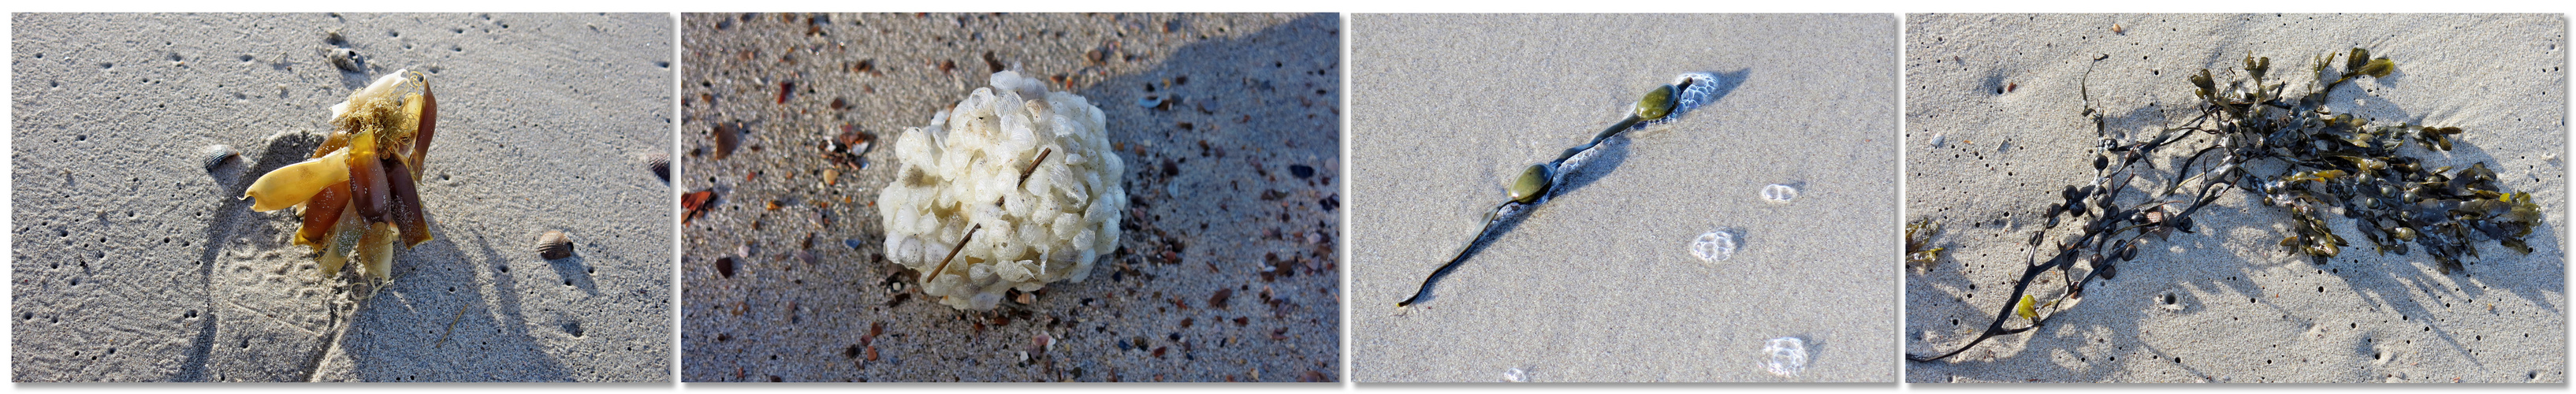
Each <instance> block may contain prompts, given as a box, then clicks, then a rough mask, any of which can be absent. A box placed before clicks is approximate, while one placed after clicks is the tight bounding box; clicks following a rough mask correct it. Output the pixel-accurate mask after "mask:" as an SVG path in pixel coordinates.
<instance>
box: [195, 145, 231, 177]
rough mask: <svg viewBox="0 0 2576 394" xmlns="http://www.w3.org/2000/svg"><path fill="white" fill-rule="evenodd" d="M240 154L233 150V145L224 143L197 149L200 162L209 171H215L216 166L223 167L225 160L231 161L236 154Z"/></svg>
mask: <svg viewBox="0 0 2576 394" xmlns="http://www.w3.org/2000/svg"><path fill="white" fill-rule="evenodd" d="M240 155H241V154H239V153H234V152H233V147H232V146H231V145H224V144H214V145H207V146H206V147H204V148H198V149H197V160H198V163H199V164H202V165H204V166H205V168H206V171H207V172H214V171H215V168H216V167H222V166H223V165H224V162H226V161H231V160H232V159H233V157H234V156H240Z"/></svg>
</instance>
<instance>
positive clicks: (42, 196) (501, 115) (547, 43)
mask: <svg viewBox="0 0 2576 394" xmlns="http://www.w3.org/2000/svg"><path fill="white" fill-rule="evenodd" d="M11 18H12V23H13V31H12V34H13V35H14V37H15V39H14V41H13V42H12V43H11V45H12V46H13V50H14V56H13V57H12V58H11V72H12V75H13V77H14V78H15V81H16V83H15V87H16V90H15V94H14V95H13V96H12V97H11V99H12V100H11V102H10V105H11V108H12V109H13V110H14V111H15V117H14V119H12V120H13V121H14V122H15V123H14V127H13V130H12V132H11V135H10V138H11V141H12V143H13V144H14V147H15V149H13V151H12V152H11V154H12V157H11V164H12V165H11V175H12V176H13V177H14V178H13V179H14V184H13V187H12V190H11V192H12V193H13V194H12V199H11V201H10V203H11V204H12V205H13V207H14V214H13V215H12V216H11V219H12V220H13V221H14V224H15V226H14V227H13V228H11V229H10V231H11V234H12V237H13V240H14V242H13V244H12V245H11V247H12V257H13V264H12V266H11V281H10V292H11V293H10V294H11V296H12V297H13V303H12V304H11V305H10V308H11V314H10V316H11V319H10V321H11V330H12V334H13V335H14V341H13V343H11V344H10V345H11V353H12V357H11V359H12V366H13V370H12V372H13V373H14V376H15V380H16V381H19V382H86V381H111V382H143V381H405V382H411V381H427V382H447V381H507V382H551V381H585V382H602V381H610V382H651V381H668V380H669V379H670V369H669V365H670V364H669V360H670V359H671V357H672V353H671V349H670V343H671V341H670V338H671V336H672V331H671V325H670V318H671V284H670V273H671V270H672V266H671V261H672V260H673V259H672V257H671V242H672V239H673V237H672V233H671V230H670V229H671V226H670V223H672V222H673V217H672V213H671V212H672V211H671V210H670V209H669V206H670V204H671V201H672V190H673V189H672V188H671V186H670V185H669V184H668V183H665V182H664V181H662V180H661V179H659V178H656V177H655V176H654V175H653V174H652V173H651V172H649V171H646V170H645V169H643V167H642V166H641V165H639V161H638V160H637V157H639V156H640V155H644V154H647V153H653V152H669V151H671V149H672V147H673V145H672V138H671V132H670V130H671V129H670V127H671V126H670V125H671V122H672V121H673V116H672V114H671V113H670V112H671V109H670V108H671V106H670V103H671V102H672V100H673V98H672V97H671V93H670V86H671V81H672V79H671V78H672V77H673V71H672V68H671V67H672V66H673V64H672V59H671V48H672V42H671V33H672V30H671V29H672V28H673V23H672V21H671V19H670V18H669V17H667V16H665V15H660V14H608V15H599V14H543V15H512V14H393V15H373V14H346V15H342V14H87V15H83V14H14V15H12V16H11ZM332 32H337V33H338V38H336V39H335V38H332V35H331V34H330V33H332ZM336 49H346V50H350V51H354V53H356V54H358V56H357V57H356V59H357V60H358V61H356V62H352V63H349V64H348V65H349V66H350V67H349V68H345V69H344V68H343V67H340V66H339V65H335V64H334V62H333V60H331V59H330V53H331V52H333V51H334V50H336ZM406 68H407V69H410V70H413V71H420V72H423V73H424V74H426V75H427V79H428V80H429V82H430V83H431V84H432V86H434V88H435V89H436V93H437V94H438V101H439V103H440V106H439V122H438V123H439V126H440V127H439V128H438V131H439V133H438V134H437V138H436V139H435V140H434V142H433V143H432V145H431V149H430V154H429V158H428V161H427V162H426V165H425V166H424V167H423V168H424V172H423V174H422V176H421V182H420V184H419V190H420V195H421V201H422V202H423V203H424V205H425V206H426V209H425V211H426V212H427V213H428V215H429V218H430V221H432V222H433V224H432V226H431V228H432V231H431V233H432V234H434V235H435V236H436V237H437V238H436V240H433V241H429V242H427V243H423V244H420V245H418V246H417V247H414V248H411V249H410V250H403V251H398V252H397V253H396V257H395V258H394V263H393V273H392V277H393V280H392V283H391V284H390V285H388V286H386V287H383V288H381V289H380V290H375V293H374V295H373V297H372V298H367V299H365V300H363V301H359V300H356V297H357V294H353V293H357V292H359V290H354V289H352V287H351V286H349V285H347V283H349V281H348V280H346V279H335V280H323V279H322V278H319V275H318V274H317V273H316V271H317V266H316V264H315V263H314V262H313V260H312V258H311V257H309V256H310V255H311V254H312V252H311V250H310V249H309V248H307V247H304V246H299V245H294V244H291V243H290V242H289V240H290V239H292V238H293V236H294V235H293V234H294V231H295V229H296V228H297V225H298V223H300V222H299V219H298V217H297V216H296V215H295V214H294V213H293V211H292V210H284V211H276V212H265V213H262V212H252V211H251V210H250V209H249V207H250V204H249V202H248V201H244V200H238V198H239V197H241V195H242V192H243V190H244V188H245V187H247V186H248V185H249V184H250V183H251V181H253V180H255V179H257V178H258V176H259V175H261V174H264V173H266V172H268V171H269V170H272V169H276V168H278V167H281V166H284V165H287V164H291V163H294V162H297V161H301V160H303V158H304V157H306V155H307V154H308V153H310V152H311V151H312V150H313V149H314V148H315V147H316V146H317V145H318V144H319V143H320V142H321V140H322V136H323V134H324V133H327V132H329V131H330V128H329V127H330V126H329V125H328V124H327V123H326V121H327V120H328V118H329V116H330V111H329V108H330V106H332V105H333V104H337V103H340V102H341V101H342V100H344V99H345V98H347V97H348V96H349V93H350V92H351V91H352V90H354V89H357V88H359V87H363V86H364V85H365V84H366V83H367V82H368V81H369V80H372V79H374V78H375V77H378V76H381V75H385V74H390V73H393V72H394V71H395V70H398V69H406ZM218 144H221V145H228V146H230V147H232V148H233V149H236V150H238V152H239V156H238V157H237V158H233V159H230V160H228V161H225V162H223V163H222V164H221V165H220V166H219V167H215V168H214V169H213V170H212V171H209V170H207V169H205V168H204V167H203V166H202V162H201V159H202V158H203V156H201V155H200V154H199V151H200V149H202V148H204V147H207V146H210V145H218ZM546 230H562V231H565V232H567V233H570V234H571V236H572V239H573V240H574V243H575V246H576V253H575V255H574V256H573V257H571V258H566V259H558V260H552V261H549V260H544V259H541V258H539V257H538V255H537V253H536V252H535V251H534V249H533V247H532V244H534V242H533V239H534V238H536V237H537V235H538V234H539V233H542V232H544V231H546Z"/></svg>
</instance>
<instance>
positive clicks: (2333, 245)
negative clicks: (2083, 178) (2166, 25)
mask: <svg viewBox="0 0 2576 394" xmlns="http://www.w3.org/2000/svg"><path fill="white" fill-rule="evenodd" d="M2334 58H2335V55H2334V54H2328V55H2325V56H2321V57H2319V58H2318V59H2317V60H2316V64H2315V66H2314V67H2313V68H2312V71H2313V72H2314V73H2315V75H2316V78H2317V79H2316V80H2315V81H2312V82H2308V83H2307V84H2306V86H2309V87H2315V89H2314V90H2308V91H2305V92H2304V93H2300V94H2297V95H2294V96H2293V95H2284V94H2283V93H2284V91H2285V90H2286V88H2287V86H2288V85H2289V83H2288V82H2280V81H2276V80H2274V79H2270V78H2269V77H2271V76H2272V75H2270V71H2271V69H2272V59H2271V58H2258V57H2252V56H2248V57H2246V58H2245V60H2244V62H2245V65H2244V67H2243V68H2241V71H2242V73H2241V74H2240V73H2228V74H2226V75H2224V77H2225V78H2228V79H2229V80H2228V81H2226V83H2225V84H2224V85H2221V84H2220V83H2219V82H2220V81H2219V78H2221V77H2222V76H2221V75H2218V74H2214V73H2212V72H2210V71H2208V70H2202V71H2201V72H2200V73H2199V74H2198V75H2194V76H2192V77H2191V84H2192V86H2193V87H2194V89H2195V90H2194V91H2193V94H2194V96H2195V97H2197V98H2198V99H2199V101H2200V102H2199V103H2198V104H2197V108H2196V109H2197V110H2198V112H2199V114H2198V115H2197V116H2196V117H2194V118H2192V119H2191V120H2190V121H2188V122H2184V123H2183V124H2182V126H2179V127H2169V128H2164V129H2161V130H2157V131H2156V132H2155V133H2152V135H2143V134H2149V133H2139V134H2142V135H2132V136H2130V137H2144V138H2120V137H2113V136H2110V135H2109V132H2108V127H2107V126H2105V124H2104V122H2103V115H2102V114H2103V111H2099V110H2095V109H2093V108H2091V103H2090V101H2091V97H2090V92H2089V91H2088V92H2086V98H2085V100H2086V101H2087V103H2086V108H2085V110H2084V115H2085V116H2086V117H2089V118H2091V119H2092V121H2093V125H2094V132H2095V133H2096V134H2100V135H2103V136H2104V137H2103V139H2102V145H2101V147H2102V156H2099V157H2096V158H2095V159H2094V161H2093V166H2094V169H2095V170H2096V171H2097V172H2096V176H2095V177H2094V179H2093V181H2092V182H2090V183H2086V184H2082V185H2073V186H2067V187H2066V188H2065V189H2064V190H2063V191H2061V192H2060V197H2062V198H2063V201H2062V202H2059V203H2054V204H2050V205H2049V206H2048V208H2047V215H2048V222H2047V225H2045V226H2043V227H2042V228H2041V229H2039V230H2036V231H2034V232H2033V233H2032V234H2031V237H2030V241H2029V242H2030V245H2031V246H2032V247H2033V248H2032V250H2033V251H2034V252H2033V254H2032V255H2031V257H2030V259H2029V260H2028V262H2027V263H2026V264H2027V265H2026V267H2025V268H2024V270H2023V273H2022V276H2021V279H2020V281H2019V283H2017V284H2015V285H2014V286H2013V288H2012V293H2011V294H2010V295H2007V296H2005V297H2004V298H2003V299H2005V300H2023V301H2021V302H2016V303H2010V304H2008V305H2004V306H2003V307H2002V308H2000V310H1998V311H1996V313H1995V319H1994V321H1993V322H1992V323H1989V324H1988V325H1987V326H1986V329H1985V331H1984V332H1983V333H1981V334H1979V335H1978V336H1977V338H1976V339H1974V340H1970V341H1969V342H1968V343H1967V344H1966V345H1962V346H1960V347H1959V349H1957V350H1953V351H1950V352H1948V353H1943V354H1940V355H1932V356H1926V355H1908V356H1907V358H1908V359H1910V360H1913V361H1933V360H1940V359H1943V358H1947V357H1950V356H1953V355H1957V354H1959V353H1961V352H1965V351H1967V350H1968V349H1969V348H1973V347H1975V346H1976V345H1977V344H1978V343H1982V342H1984V341H1985V340H1986V339H1988V338H1993V337H1995V336H2000V335H2011V334H2017V333H2021V332H2024V331H2029V330H2031V329H2033V328H2037V327H2039V326H2040V325H2041V324H2044V323H2046V322H2047V320H2048V317H2050V316H2055V312H2057V311H2058V309H2059V308H2060V307H2061V306H2071V305H2073V304H2074V303H2073V302H2072V301H2075V300H2080V299H2081V298H2082V297H2083V295H2084V286H2086V285H2087V284H2089V283H2091V282H2092V280H2093V279H2095V278H2100V279H2103V280H2110V279H2112V278H2113V277H2114V276H2117V272H2118V269H2117V265H2116V264H2118V263H2121V262H2128V261H2131V260H2134V259H2137V258H2138V253H2139V251H2140V250H2141V249H2146V248H2147V246H2146V245H2147V244H2149V243H2152V242H2163V241H2166V240H2167V239H2168V238H2169V237H2172V236H2173V234H2174V233H2190V232H2192V231H2193V226H2192V216H2193V215H2194V214H2197V213H2199V212H2200V209H2201V208H2202V207H2205V206H2208V205H2209V204H2210V203H2211V202H2214V201H2217V200H2218V199H2219V197H2223V196H2225V195H2226V193H2227V192H2229V191H2231V190H2244V191H2249V192H2254V193H2255V194H2256V195H2258V196H2259V197H2260V198H2261V199H2262V201H2263V204H2264V205H2266V206H2271V207H2275V208H2279V209H2281V210H2283V211H2285V212H2287V213H2289V214H2290V218H2291V221H2292V223H2291V224H2292V225H2291V226H2290V228H2291V229H2292V230H2293V231H2294V232H2295V233H2294V234H2290V235H2289V236H2287V237H2284V238H2282V239H2281V241H2280V245H2281V246H2282V247H2284V248H2287V249H2289V250H2291V251H2293V252H2295V253H2301V254H2305V255H2307V256H2309V257H2310V258H2311V259H2313V260H2314V261H2315V262H2316V263H2318V264H2324V263H2325V262H2326V260H2327V259H2328V258H2331V257H2334V256H2337V255H2339V254H2341V253H2342V252H2343V247H2345V246H2350V243H2349V242H2348V241H2347V240H2346V239H2345V238H2344V237H2343V236H2341V235H2337V234H2335V233H2334V231H2333V230H2332V227H2330V226H2327V225H2326V221H2325V215H2326V214H2327V213H2329V212H2338V213H2340V214H2341V215H2342V216H2344V217H2347V218H2350V219H2353V220H2354V221H2355V223H2354V226H2353V227H2354V228H2356V229H2359V231H2360V232H2361V235H2362V238H2363V239H2364V240H2367V241H2369V242H2370V243H2371V245H2372V246H2373V247H2374V250H2377V251H2378V252H2379V253H2381V254H2391V253H2394V254H2397V255H2407V254H2409V253H2410V252H2413V251H2415V250H2417V249H2420V250H2421V251H2422V252H2423V253H2424V254H2423V255H2424V256H2426V257H2429V258H2431V259H2432V260H2433V261H2434V262H2436V263H2438V264H2439V266H2440V269H2441V272H2442V273H2443V274H2451V273H2462V274H2465V273H2466V271H2465V267H2463V266H2462V265H2461V263H2460V259H2461V258H2462V257H2463V256H2466V257H2477V256H2478V250H2477V248H2476V247H2475V245H2474V244H2475V243H2476V242H2480V241H2486V240H2494V241H2496V242H2497V243H2498V244H2501V245H2503V246H2504V247H2505V248H2506V249H2511V250H2513V251H2515V252H2517V253H2525V254H2527V253H2531V247H2530V246H2528V245H2526V244H2525V243H2524V242H2523V240H2522V237H2524V236H2527V235H2530V234H2531V229H2532V227H2533V226H2538V225H2539V224H2540V219H2541V214H2540V207H2539V206H2538V205H2537V204H2534V203H2532V202H2531V195H2530V194H2528V193H2514V192H2508V191H2505V190H2503V189H2501V188H2500V187H2499V186H2498V185H2497V183H2498V181H2497V179H2496V174H2495V172H2494V171H2491V170H2488V169H2487V167H2486V164H2483V163H2480V164H2475V165H2471V166H2469V167H2468V168H2459V169H2453V168H2450V167H2433V168H2427V167H2426V166H2425V164H2424V160H2423V159H2420V158H2418V157H2416V156H2410V155H2409V154H2410V153H2411V154H2423V153H2429V152H2430V151H2448V150H2450V149H2451V136H2454V135H2458V134H2460V133H2462V130H2460V128H2458V127H2434V126H2424V125H2419V124H2414V123H2406V122H2383V121H2374V120H2372V119H2368V118H2363V117H2360V116H2355V115H2353V114H2344V113H2335V112H2333V111H2332V109H2331V108H2329V107H2327V106H2326V105H2325V103H2326V96H2327V94H2328V93H2330V92H2332V91H2334V89H2335V88H2337V87H2342V86H2344V84H2345V83H2348V82H2351V81H2352V80H2354V79H2357V78H2360V77H2365V76H2367V77H2372V78H2379V77H2385V76H2388V74H2389V73H2391V72H2393V71H2395V70H2396V68H2397V63H2396V62H2395V61H2391V60H2389V59H2388V58H2385V57H2380V58H2372V57H2370V51H2368V50H2365V49H2360V48H2354V49H2353V50H2352V53H2351V54H2350V55H2349V56H2346V57H2345V61H2343V62H2340V63H2339V64H2338V62H2335V61H2334V60H2335V59H2334ZM2097 60H2098V59H2097ZM2337 65H2340V67H2336V66H2337ZM2320 84H2322V85H2320ZM2410 145H2411V146H2414V148H2408V146H2410ZM2160 152H2171V153H2173V154H2179V155H2184V156H2183V157H2186V158H2185V159H2183V161H2182V165H2181V166H2178V167H2172V168H2165V169H2158V168H2156V167H2155V164H2154V160H2151V159H2153V158H2156V157H2158V156H2157V154H2158V153H2160ZM2140 164H2144V165H2143V166H2141V165H2140ZM2142 175H2144V176H2142ZM2137 179H2175V180H2177V181H2173V182H2172V183H2170V184H2167V185H2164V186H2163V187H2160V188H2159V187H2152V186H2144V185H2132V184H2131V183H2130V181H2132V180H2137ZM2132 186H2136V187H2132ZM2133 192H2134V193H2133ZM2177 192H2184V193H2182V194H2176V193H2177ZM2124 195H2127V196H2135V197H2133V198H2128V199H2122V198H2121V197H2123V196H2124ZM2061 216H2062V217H2064V218H2065V220H2067V222H2066V223H2069V224H2073V225H2075V226H2077V227H2078V231H2073V232H2059V233H2057V235H2058V236H2057V237H2055V238H2054V239H2055V240H2056V242H2055V244H2054V246H2053V247H2050V248H2045V249H2048V250H2054V251H2055V253H2054V254H2053V255H2052V256H2051V257H2049V258H2048V259H2046V260H2040V259H2038V251H2039V250H2041V249H2043V248H2040V247H2039V246H2040V245H2042V244H2043V243H2046V242H2047V241H2048V240H2050V239H2051V237H2049V235H2051V232H2050V230H2053V229H2055V228H2057V227H2058V225H2059V224H2060V223H2061V222H2060V217H2061ZM1914 236H1915V234H1913V231H1912V229H1909V231H1908V239H1907V244H1908V246H1907V248H1908V250H1907V252H1908V253H1909V259H1914V258H1915V256H1914V254H1916V253H1919V252H1922V251H1923V250H1924V249H1922V248H1921V246H1923V245H1928V243H1919V242H1917V241H1916V240H1915V239H1914ZM1926 236H1928V234H1927V235H1926ZM1924 242H1928V240H1927V241H1924ZM2409 243H2412V244H2413V245H2414V247H2410V246H2408V245H2409ZM1934 250H1937V249H1934ZM1936 253H1937V252H1936ZM2079 264H2081V265H2083V266H2085V267H2086V268H2089V270H2088V271H2086V272H2085V273H2084V274H2081V275H2078V274H2076V273H2075V269H2076V266H2077V265H2079ZM2050 272H2056V273H2057V274H2058V275H2060V276H2063V277H2064V279H2067V280H2065V281H2062V283H2065V289H2064V292H2063V293H2062V294H2061V295H2059V296H2057V297H2055V299H2053V300H2048V301H2046V302H2034V301H2033V299H2032V298H2031V297H2030V296H2031V295H2032V294H2034V293H2033V292H2032V291H2031V288H2030V287H2031V285H2032V284H2033V283H2035V282H2038V281H2039V279H2040V278H2041V277H2042V276H2043V275H2046V274H2048V273H2050ZM2040 299H2047V298H2045V297H2043V298H2040ZM2017 309H2019V310H2021V313H2020V315H2021V316H2023V318H2024V319H2025V320H2029V321H2030V323H2029V324H2028V325H2024V326H2021V327H2017V328H2005V325H2006V323H2008V322H2010V321H2011V320H2012V317H2013V316H2014V315H2015V314H2016V313H2015V312H2016V310H2017ZM2040 311H2045V312H2047V313H2045V314H2043V313H2039V312H2040Z"/></svg>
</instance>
